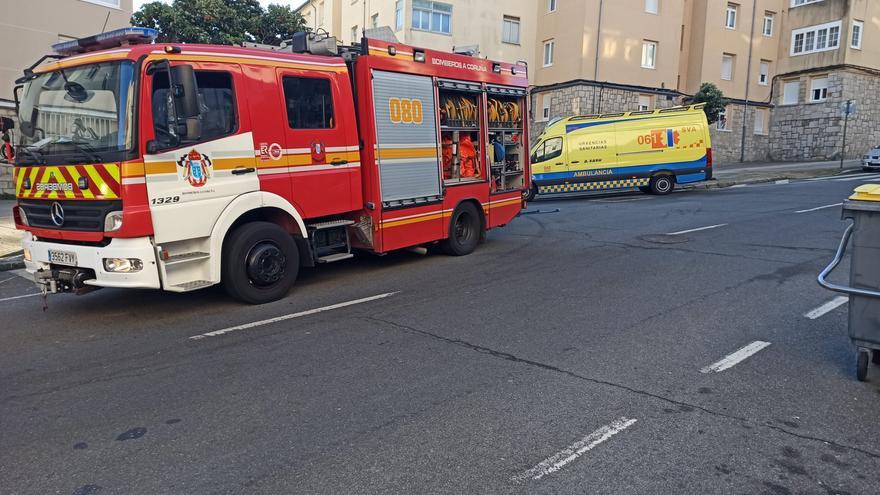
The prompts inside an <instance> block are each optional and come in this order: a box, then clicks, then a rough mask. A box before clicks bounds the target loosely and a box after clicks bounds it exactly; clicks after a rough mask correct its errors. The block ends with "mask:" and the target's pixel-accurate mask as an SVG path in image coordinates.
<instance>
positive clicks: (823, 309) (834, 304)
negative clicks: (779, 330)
mask: <svg viewBox="0 0 880 495" xmlns="http://www.w3.org/2000/svg"><path fill="white" fill-rule="evenodd" d="M848 302H849V297H847V296H837V297H835V298H834V299H832V300H830V301H828V302H827V303H825V304H823V305H821V306H819V307H818V308H816V309H814V310H812V311H809V312H807V313H804V316H806V317H807V318H809V319H811V320H815V319H817V318H821V317H823V316H825V315H826V314H828V313H830V312H831V311H834V310H835V309H837V308H839V307H841V306H843V305H844V304H846V303H848Z"/></svg>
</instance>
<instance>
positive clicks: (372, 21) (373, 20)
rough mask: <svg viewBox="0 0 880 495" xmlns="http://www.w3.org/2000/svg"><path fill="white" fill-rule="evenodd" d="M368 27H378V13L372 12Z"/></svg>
mask: <svg viewBox="0 0 880 495" xmlns="http://www.w3.org/2000/svg"><path fill="white" fill-rule="evenodd" d="M370 27H372V28H373V29H376V28H377V27H379V14H373V15H372V17H370Z"/></svg>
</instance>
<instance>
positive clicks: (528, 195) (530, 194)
mask: <svg viewBox="0 0 880 495" xmlns="http://www.w3.org/2000/svg"><path fill="white" fill-rule="evenodd" d="M537 195H538V187H537V186H535V184H534V183H533V184H532V185H531V186H530V187H529V190H528V191H525V192H524V193H523V199H524V200H526V201H532V200H534V199H535V196H537Z"/></svg>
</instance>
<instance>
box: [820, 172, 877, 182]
mask: <svg viewBox="0 0 880 495" xmlns="http://www.w3.org/2000/svg"><path fill="white" fill-rule="evenodd" d="M863 178H878V175H877V174H855V175H848V176H846V177H843V178H841V176H839V175H831V176H828V177H811V178H809V179H804V180H805V181H821V180H835V181H839V180H856V179H863Z"/></svg>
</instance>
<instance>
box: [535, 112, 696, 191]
mask: <svg viewBox="0 0 880 495" xmlns="http://www.w3.org/2000/svg"><path fill="white" fill-rule="evenodd" d="M703 106H704V105H702V104H700V105H690V106H682V107H673V108H665V109H662V110H653V111H641V112H624V113H615V114H604V115H590V116H583V117H568V118H564V119H560V120H557V121H553V122H551V123H550V125H548V126H547V128H546V129H545V130H544V132H543V133H542V134H541V135H540V136H539V137H538V141H537V143H536V144H535V146H534V147H532V152H531V154H532V187H531V189H530V190H529V191H527V193H526V195H525V197H526V199H527V200H531V199H533V198H534V197H535V195H536V194H547V193H562V192H579V191H599V190H606V189H623V188H633V187H638V188H639V189H640V190H641V191H642V192H646V193H652V194H669V193H670V192H672V190H673V189H674V188H675V184H689V183H692V182H700V181H705V180H709V179H711V178H712V143H711V140H710V137H709V124H708V122H707V121H706V114H705V112H703Z"/></svg>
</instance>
